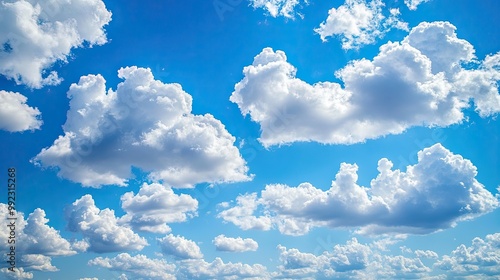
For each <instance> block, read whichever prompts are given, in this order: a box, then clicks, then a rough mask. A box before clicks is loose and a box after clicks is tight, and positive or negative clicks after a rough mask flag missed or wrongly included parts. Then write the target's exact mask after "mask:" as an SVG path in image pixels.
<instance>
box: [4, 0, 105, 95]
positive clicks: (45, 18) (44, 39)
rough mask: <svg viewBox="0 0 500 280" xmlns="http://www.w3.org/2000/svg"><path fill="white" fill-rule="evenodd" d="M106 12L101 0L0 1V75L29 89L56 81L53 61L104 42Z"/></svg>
mask: <svg viewBox="0 0 500 280" xmlns="http://www.w3.org/2000/svg"><path fill="white" fill-rule="evenodd" d="M110 20H111V12H109V11H108V10H107V9H106V6H105V5H104V2H103V1H101V0H73V1H64V0H36V1H35V0H28V1H26V0H21V1H17V0H6V1H2V2H1V3H0V26H2V28H1V29H0V74H2V75H4V76H6V77H7V78H9V79H13V80H14V81H15V82H16V83H18V84H26V85H27V86H29V87H31V88H40V87H42V86H44V85H55V84H58V83H60V81H61V79H60V78H59V77H58V75H57V73H56V72H55V71H52V72H50V73H49V74H48V75H47V73H46V72H45V71H46V69H48V68H50V66H51V65H52V64H54V63H55V62H56V61H64V62H65V61H66V60H67V57H68V55H69V54H70V51H71V49H73V48H77V47H82V46H84V43H86V45H87V46H93V45H102V44H104V43H106V42H107V39H106V34H105V31H104V26H105V25H107V24H108V23H109V22H110Z"/></svg>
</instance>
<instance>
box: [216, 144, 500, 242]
mask: <svg viewBox="0 0 500 280" xmlns="http://www.w3.org/2000/svg"><path fill="white" fill-rule="evenodd" d="M392 167H393V164H392V162H390V161H389V160H388V159H385V158H383V159H381V160H379V162H378V171H379V174H378V175H377V177H376V178H375V179H373V180H371V183H370V188H366V187H363V186H360V185H358V184H357V180H358V175H357V170H358V166H357V165H356V164H347V163H342V164H341V166H340V171H339V172H338V173H337V175H336V176H335V180H334V181H332V185H331V187H330V189H328V190H326V191H323V190H322V189H319V188H316V187H314V186H313V185H311V184H309V183H302V184H300V185H299V186H297V187H289V186H287V185H281V184H272V185H267V186H266V188H265V190H263V191H262V192H261V195H260V197H258V196H257V195H256V194H253V195H252V196H248V195H246V196H245V195H244V196H242V197H243V198H244V199H243V200H242V199H239V200H237V205H236V206H234V208H237V209H238V208H241V207H242V205H241V201H244V202H245V203H247V204H249V203H252V204H253V205H255V207H253V209H254V210H253V211H248V212H246V213H244V214H243V215H244V216H243V217H239V218H237V217H236V216H235V214H233V213H236V214H238V213H239V212H238V211H236V212H234V211H232V209H233V208H229V209H225V210H223V212H221V213H220V214H219V217H220V218H222V219H223V220H224V221H226V222H232V223H234V224H235V225H237V226H239V227H240V228H242V229H249V228H251V227H248V226H245V225H244V224H243V223H241V222H240V223H237V222H234V221H235V220H237V219H238V220H239V221H243V220H251V219H252V218H253V219H262V218H264V217H265V218H267V219H269V220H270V221H272V223H273V225H276V226H277V228H278V229H279V230H280V232H281V233H283V234H288V235H303V234H306V233H307V232H308V231H309V230H310V229H311V228H313V227H317V226H328V227H332V228H345V227H350V228H358V233H362V234H381V233H412V234H426V233H430V232H434V231H437V230H441V229H446V228H450V227H454V226H455V225H456V223H457V222H459V221H464V220H470V219H473V218H475V217H477V216H480V215H483V214H485V213H488V212H491V211H493V210H494V209H496V208H497V207H498V206H499V205H500V202H499V200H498V198H497V197H495V196H493V195H492V194H491V193H490V192H489V191H488V190H487V189H486V188H485V187H484V186H483V185H482V184H481V183H480V182H478V181H477V180H476V178H475V177H476V175H477V169H476V167H475V166H474V165H473V164H472V163H471V162H470V161H469V160H467V159H464V158H463V157H462V156H460V155H456V154H453V153H451V152H450V151H449V150H447V149H446V148H444V147H443V146H442V145H441V144H435V145H434V146H432V147H429V148H425V149H423V150H422V151H420V152H418V162H417V163H416V164H415V165H410V166H407V167H406V172H404V171H401V170H399V169H398V170H393V169H392ZM240 198H241V197H240ZM246 200H253V201H246ZM256 206H261V207H263V208H264V210H262V211H255V209H257V207H256ZM256 212H261V215H260V216H259V217H256V215H257V213H256ZM228 213H229V214H228ZM239 215H241V214H239ZM270 228H271V227H268V228H265V229H270Z"/></svg>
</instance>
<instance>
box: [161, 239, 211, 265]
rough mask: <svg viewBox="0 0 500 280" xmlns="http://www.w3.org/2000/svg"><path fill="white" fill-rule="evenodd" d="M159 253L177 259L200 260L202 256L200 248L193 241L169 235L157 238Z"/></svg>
mask: <svg viewBox="0 0 500 280" xmlns="http://www.w3.org/2000/svg"><path fill="white" fill-rule="evenodd" d="M157 240H158V244H159V245H160V248H161V251H162V252H163V253H164V254H166V255H172V256H174V257H176V258H178V259H201V258H203V254H202V253H201V250H200V247H198V245H196V243H195V242H194V241H191V240H188V239H186V238H184V237H182V236H180V235H177V236H174V235H172V234H169V235H167V236H165V237H163V238H158V239H157Z"/></svg>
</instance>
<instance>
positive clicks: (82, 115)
mask: <svg viewBox="0 0 500 280" xmlns="http://www.w3.org/2000/svg"><path fill="white" fill-rule="evenodd" d="M118 76H119V77H120V78H122V79H124V80H125V81H123V82H121V83H120V84H119V85H118V87H117V90H116V91H113V90H111V89H110V90H108V91H106V85H105V80H104V78H103V77H102V76H101V75H88V76H83V77H81V78H80V81H79V83H78V84H72V85H71V87H70V90H69V91H68V97H69V98H70V99H71V101H70V109H69V111H68V114H67V120H66V123H65V124H64V126H63V129H64V135H61V136H59V138H58V139H56V140H55V141H54V144H53V145H52V146H51V147H48V148H45V149H43V150H42V151H41V152H40V153H39V154H38V155H37V156H36V157H35V158H34V160H33V161H34V162H35V163H37V164H40V165H42V166H45V167H48V166H53V167H58V168H59V173H58V174H59V176H61V177H64V178H67V179H70V180H72V181H74V182H79V183H81V184H83V185H84V186H93V187H99V186H101V185H112V184H115V185H120V186H124V185H126V183H127V179H128V178H130V177H131V176H132V175H131V167H132V166H134V167H137V168H140V169H141V170H142V171H144V172H148V173H149V177H150V179H152V180H153V181H161V182H162V183H163V184H165V185H168V186H173V187H193V186H194V185H195V184H197V183H201V182H209V183H218V182H236V181H246V180H250V179H251V176H248V175H247V170H248V168H247V166H246V163H245V161H244V159H243V158H242V157H241V155H240V153H239V150H238V148H237V147H235V146H234V142H235V138H234V137H233V136H232V135H231V134H229V132H228V131H227V130H226V129H225V127H224V125H223V124H222V123H221V122H220V121H219V120H217V119H215V118H214V117H213V116H212V115H210V114H205V115H193V114H191V108H192V97H191V96H190V95H189V94H188V93H186V92H185V91H183V90H182V88H181V86H180V85H179V84H164V83H162V82H161V81H158V80H155V79H154V77H153V74H152V73H151V70H150V69H145V68H138V67H135V66H134V67H126V68H121V69H120V70H119V71H118Z"/></svg>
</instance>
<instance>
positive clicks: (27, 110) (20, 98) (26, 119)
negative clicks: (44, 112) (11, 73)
mask: <svg viewBox="0 0 500 280" xmlns="http://www.w3.org/2000/svg"><path fill="white" fill-rule="evenodd" d="M27 101H28V98H26V96H24V95H22V94H20V93H18V92H10V91H4V90H0V104H2V106H0V129H3V130H6V131H10V132H18V131H24V130H35V129H40V126H41V125H42V123H43V122H42V120H41V113H40V111H39V110H38V109H37V108H33V107H30V106H28V104H26V102H27Z"/></svg>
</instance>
